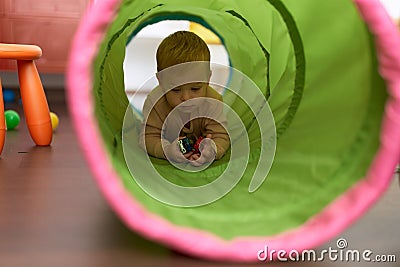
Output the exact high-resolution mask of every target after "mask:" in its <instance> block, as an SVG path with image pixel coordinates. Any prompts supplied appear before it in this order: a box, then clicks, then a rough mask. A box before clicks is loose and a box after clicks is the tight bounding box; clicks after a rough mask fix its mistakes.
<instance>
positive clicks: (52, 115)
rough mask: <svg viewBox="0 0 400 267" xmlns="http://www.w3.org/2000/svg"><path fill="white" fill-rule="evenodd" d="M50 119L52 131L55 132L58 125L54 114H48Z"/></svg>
mask: <svg viewBox="0 0 400 267" xmlns="http://www.w3.org/2000/svg"><path fill="white" fill-rule="evenodd" d="M50 119H51V127H52V128H53V131H55V130H56V129H57V127H58V123H59V119H58V116H57V114H55V113H54V112H50Z"/></svg>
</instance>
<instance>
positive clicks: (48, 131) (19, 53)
mask: <svg viewBox="0 0 400 267" xmlns="http://www.w3.org/2000/svg"><path fill="white" fill-rule="evenodd" d="M41 56H42V50H41V49H40V47H38V46H35V45H19V44H2V43H0V59H15V60H17V66H18V79H19V85H20V91H21V98H22V105H23V108H24V114H25V119H26V124H27V126H28V129H29V133H30V135H31V137H32V139H33V141H34V142H35V144H36V145H38V146H48V145H50V143H51V140H52V137H53V130H52V127H51V120H50V111H49V106H48V104H47V99H46V95H45V93H44V90H43V86H42V82H41V81H40V77H39V74H38V72H37V69H36V65H35V62H34V60H35V59H38V58H40V57H41ZM0 89H1V81H0ZM0 91H1V90H0ZM0 97H1V98H0V114H4V104H3V101H2V100H3V94H2V92H0ZM4 139H5V119H4V115H1V116H0V153H1V151H2V149H3V145H4Z"/></svg>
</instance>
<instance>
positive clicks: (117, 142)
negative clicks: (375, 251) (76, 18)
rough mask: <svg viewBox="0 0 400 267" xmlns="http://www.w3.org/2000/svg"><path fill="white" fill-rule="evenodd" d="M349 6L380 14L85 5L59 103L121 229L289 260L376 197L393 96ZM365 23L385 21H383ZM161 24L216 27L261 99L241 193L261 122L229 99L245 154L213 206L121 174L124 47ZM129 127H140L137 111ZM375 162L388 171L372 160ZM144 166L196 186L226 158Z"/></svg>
mask: <svg viewBox="0 0 400 267" xmlns="http://www.w3.org/2000/svg"><path fill="white" fill-rule="evenodd" d="M371 3H372V4H371ZM371 5H372V7H371ZM360 10H361V11H362V12H364V13H365V12H371V10H380V11H383V8H382V7H381V6H380V4H379V2H378V1H369V2H368V1H367V2H366V1H354V2H353V1H349V0H325V1H318V0H302V1H298V0H286V1H279V0H268V1H267V0H254V1H222V0H220V1H211V0H203V1H182V0H168V1H155V0H153V1H133V0H125V1H118V0H108V1H100V2H99V3H98V4H95V5H94V6H93V7H92V8H91V9H90V10H89V12H88V14H87V15H86V17H85V20H84V21H83V22H82V25H81V27H80V30H79V31H78V34H77V37H76V40H75V42H74V50H73V52H72V55H71V61H70V67H69V74H68V81H69V99H70V107H71V113H72V116H73V117H74V118H76V119H75V124H76V129H77V132H78V136H79V139H80V141H81V143H82V146H83V150H84V152H85V155H86V157H87V159H88V162H89V165H90V167H91V169H92V170H93V173H94V175H95V177H96V179H97V181H98V184H99V187H100V189H101V191H102V192H103V193H104V195H105V197H106V199H107V200H108V201H109V203H110V205H111V207H113V209H114V210H115V211H116V213H117V214H118V215H119V216H120V217H121V219H122V220H123V221H124V222H125V223H126V225H127V226H128V227H130V228H131V229H132V230H134V231H137V232H139V233H140V234H142V235H144V236H145V237H147V238H149V239H152V240H155V241H157V242H160V243H162V244H165V245H167V246H170V247H172V248H175V249H178V250H180V251H183V252H184V253H188V254H191V255H194V256H199V257H205V258H210V259H229V260H236V261H253V260H256V259H257V252H258V251H259V250H260V249H263V248H264V245H269V246H270V247H271V248H274V249H286V250H288V251H289V250H291V249H298V250H302V249H306V248H311V247H315V246H317V245H321V244H323V243H324V242H326V241H328V240H329V239H330V238H333V237H334V236H335V235H337V234H338V233H340V231H342V230H343V229H344V228H345V227H346V226H348V225H349V224H350V223H351V222H353V221H354V220H355V219H356V218H357V217H359V216H360V215H361V214H362V213H363V212H364V211H365V210H366V209H367V208H368V207H369V206H370V205H371V204H372V203H373V202H374V201H375V200H376V199H377V198H378V197H379V196H380V195H381V194H382V193H383V192H384V190H385V189H386V187H387V185H388V183H389V181H390V178H391V174H392V171H393V169H394V166H395V164H396V162H397V161H398V154H399V153H397V152H396V153H397V156H396V153H394V152H393V151H390V152H388V151H386V152H385V150H384V149H383V148H382V145H381V142H380V136H381V135H382V132H383V128H382V125H383V120H384V118H385V116H386V115H385V105H386V104H387V102H388V99H389V98H390V94H391V93H390V90H389V91H388V90H387V89H386V86H385V83H384V80H383V78H382V77H381V74H380V73H379V71H378V67H379V64H378V54H379V51H378V50H377V49H376V45H375V44H376V42H377V40H378V37H376V36H374V35H373V34H372V33H371V30H370V27H371V25H372V23H366V22H365V20H366V18H365V17H366V16H365V15H361V14H364V13H360ZM365 10H367V11H365ZM376 16H377V17H378V18H381V19H382V20H383V21H386V22H387V25H389V23H388V18H385V17H384V16H382V15H381V14H380V13H379V14H378V15H376ZM162 20H190V21H195V22H198V23H200V24H202V25H203V26H205V27H207V28H209V29H211V30H212V31H213V32H215V33H216V34H217V35H218V36H219V37H220V39H221V41H222V43H223V45H224V46H225V48H226V50H227V53H228V55H229V61H230V65H231V67H232V68H234V69H237V70H238V71H240V72H241V73H243V74H244V75H246V76H247V77H248V78H249V79H250V80H251V81H252V82H254V84H255V85H256V88H258V90H259V91H260V92H261V95H262V96H263V97H264V98H265V100H266V101H267V102H268V104H269V107H270V110H271V111H272V114H273V118H274V121H275V128H276V138H277V139H276V140H277V141H276V152H275V157H274V161H273V163H272V166H271V169H270V171H269V173H268V176H267V179H265V181H264V182H263V183H262V185H261V186H260V187H259V188H258V189H257V190H256V191H255V192H253V193H250V192H249V191H248V187H249V183H250V180H251V178H252V176H253V174H254V173H255V170H256V168H257V164H259V162H260V155H261V154H260V146H261V143H262V142H263V140H261V134H260V123H261V124H262V123H263V122H257V121H256V118H255V117H256V116H257V112H251V111H247V110H250V108H249V106H251V103H250V104H248V105H247V106H246V105H244V104H243V103H242V102H241V100H240V98H238V99H237V100H235V101H231V102H228V103H229V105H230V106H231V107H232V109H233V110H235V111H237V113H238V115H239V117H240V118H241V119H242V121H243V123H244V124H245V126H246V131H247V136H248V138H249V142H250V153H249V155H248V156H249V157H248V162H247V166H246V169H245V171H244V175H243V176H242V177H241V179H240V181H239V182H238V183H237V185H236V186H235V187H234V188H233V189H232V190H231V191H230V192H229V193H228V194H226V195H225V196H224V197H222V198H220V199H218V200H217V201H214V202H212V203H209V204H207V205H202V206H198V207H177V206H173V205H168V204H165V203H163V202H160V201H158V200H156V199H155V198H153V197H151V196H150V195H148V194H147V193H146V192H144V190H142V188H141V187H140V186H139V185H138V183H137V182H136V181H135V179H134V177H132V173H131V172H130V170H129V168H128V167H127V162H126V157H125V156H124V148H123V134H124V126H123V125H124V118H125V115H126V112H127V109H128V110H129V106H130V105H129V100H128V98H127V96H126V93H125V91H124V88H125V87H124V69H123V61H124V58H125V47H126V45H127V43H128V42H129V41H130V40H131V39H132V38H133V37H134V36H135V35H136V34H137V33H138V32H139V31H140V30H141V29H143V28H144V27H145V26H147V25H150V24H153V23H156V22H159V21H162ZM368 25H369V26H368ZM387 28H389V29H390V30H391V31H392V33H393V32H394V31H395V29H394V27H393V28H390V26H388V27H387ZM380 49H383V48H381V47H380ZM132 75H134V74H132ZM241 93H244V94H249V95H251V94H252V91H249V92H248V93H246V92H245V91H243V90H242V91H241ZM224 97H229V95H226V96H224ZM396 105H398V103H396ZM139 115H140V114H139ZM133 120H134V121H136V122H137V123H138V124H140V123H141V121H140V120H141V119H140V116H137V117H133ZM83 125H85V126H84V127H83ZM393 127H397V126H396V125H394V126H393ZM130 137H131V138H133V139H134V138H137V133H134V134H133V135H132V136H130ZM133 139H131V140H133ZM394 142H397V141H396V140H395V141H394ZM396 149H397V148H396ZM382 151H383V152H382ZM396 151H398V149H397V150H396ZM135 155H136V154H133V153H131V157H130V159H129V160H131V161H133V166H134V168H141V167H142V166H143V164H142V162H143V159H142V158H141V157H140V156H139V155H137V157H136V156H135ZM381 156H382V157H383V158H384V159H385V162H386V165H384V166H382V165H377V164H374V162H376V161H378V160H379V158H380V157H381ZM150 160H151V163H152V165H153V167H154V168H155V169H156V170H157V172H158V173H159V174H160V175H162V176H163V177H165V179H167V180H169V181H171V182H173V183H176V184H179V185H181V186H187V187H196V186H201V185H204V184H207V183H210V182H211V181H214V180H215V179H217V178H218V177H219V176H220V175H221V174H222V173H223V172H224V170H225V169H226V168H227V165H228V164H229V161H230V160H231V158H230V153H228V154H227V155H225V156H224V158H222V159H221V160H219V161H216V162H214V163H213V164H212V165H211V166H210V167H209V168H207V169H206V170H203V171H201V172H196V173H187V172H184V171H182V170H179V169H176V168H175V167H174V166H172V165H171V164H169V163H168V162H167V161H165V160H161V159H155V158H150ZM381 161H382V160H381ZM149 179H151V177H149Z"/></svg>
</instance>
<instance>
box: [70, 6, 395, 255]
mask: <svg viewBox="0 0 400 267" xmlns="http://www.w3.org/2000/svg"><path fill="white" fill-rule="evenodd" d="M121 2H122V0H102V1H98V2H96V4H95V5H94V6H92V7H91V8H90V9H88V11H87V12H86V14H85V16H84V18H83V20H82V22H81V24H80V26H79V29H78V31H77V34H76V36H75V39H74V42H73V45H72V50H71V55H70V60H69V67H68V72H67V97H68V105H69V109H70V112H71V116H72V120H73V124H74V128H75V131H76V133H77V137H78V141H79V143H80V145H81V148H82V151H83V153H84V156H85V158H86V160H87V162H88V165H89V168H90V169H91V171H92V173H93V176H94V179H95V180H96V182H97V184H98V186H99V188H100V191H101V192H102V193H103V195H104V197H105V198H106V200H107V201H108V203H109V205H110V206H111V207H112V208H113V210H114V211H115V212H116V213H117V214H118V216H119V217H120V218H121V219H122V221H123V222H124V223H125V224H126V225H127V226H128V227H129V228H130V229H131V230H133V231H135V232H138V233H140V234H141V235H143V236H145V237H146V238H148V239H151V240H154V241H157V242H159V243H162V244H164V245H166V246H168V247H170V248H174V249H177V250H179V251H183V252H185V253H187V254H190V255H192V256H195V257H200V258H207V259H213V260H228V261H242V262H246V261H247V262H250V261H257V252H258V251H259V250H260V249H263V248H264V246H265V245H268V247H269V248H274V249H276V250H279V249H283V250H286V251H290V250H293V249H295V250H298V251H302V250H304V249H310V248H314V247H317V246H319V245H321V244H323V243H324V242H327V241H329V240H330V239H331V238H333V237H335V236H336V235H337V234H339V233H340V232H341V231H343V230H344V229H345V228H346V227H347V226H349V225H350V224H351V223H352V222H353V221H355V220H356V219H357V218H358V217H359V216H360V215H362V214H363V213H364V212H365V211H366V210H367V209H368V208H369V207H370V206H371V205H372V204H373V203H375V202H376V201H377V200H378V199H379V197H380V196H381V195H382V194H383V193H384V192H385V191H386V189H387V187H388V186H389V184H390V181H391V178H392V176H393V171H394V169H395V167H396V165H397V163H398V162H399V160H400V120H398V118H400V50H399V49H397V50H396V49H393V47H400V34H399V32H398V31H397V29H396V27H395V26H394V23H393V22H392V21H391V19H390V17H389V16H388V14H387V13H386V11H385V9H384V8H383V6H382V5H381V3H380V2H379V1H378V0H353V2H354V3H355V4H356V6H357V7H358V9H359V11H360V14H361V16H362V17H363V19H364V20H365V22H366V23H367V24H368V26H369V28H370V30H371V32H372V33H373V34H374V35H375V43H376V47H377V49H378V51H377V52H378V62H379V71H380V73H381V75H382V77H383V78H384V79H385V80H386V83H387V86H388V93H389V96H390V97H389V99H388V101H387V103H386V106H385V115H384V118H383V121H382V128H381V145H380V147H379V149H378V152H377V154H376V155H375V158H374V160H373V162H372V164H371V166H370V168H369V170H368V173H367V176H366V177H365V178H364V179H362V180H360V181H359V182H358V183H356V184H355V185H354V186H353V187H352V188H350V189H349V190H347V191H346V193H344V194H342V195H341V196H340V197H339V198H337V199H336V200H335V201H333V202H332V203H331V204H330V205H328V206H327V207H326V208H325V209H324V210H323V211H322V212H320V213H319V214H317V215H316V216H314V217H313V218H311V219H310V220H309V221H308V222H306V223H305V224H303V225H302V226H300V227H298V228H296V229H292V230H291V231H288V232H284V233H281V234H279V235H276V236H273V237H262V236H260V237H238V238H235V239H233V240H230V241H226V240H222V239H221V238H219V237H217V236H215V235H213V234H211V233H208V232H205V231H201V230H197V229H192V228H187V227H180V226H176V225H173V224H171V223H170V222H169V221H167V220H165V219H164V218H162V217H159V216H158V215H155V214H152V213H150V212H148V211H147V210H146V209H145V208H144V207H143V206H142V205H141V204H140V202H138V201H137V200H136V199H134V198H133V197H132V196H131V195H130V194H129V193H128V192H127V191H126V190H125V189H124V186H123V184H122V182H121V181H120V179H119V176H118V174H117V173H116V171H115V170H114V168H113V166H112V163H111V161H110V159H109V157H108V156H107V151H106V148H105V147H104V144H103V141H102V137H101V133H100V130H99V129H98V126H97V125H98V124H97V120H96V117H95V113H94V100H93V98H92V74H91V73H92V62H93V61H94V59H95V57H96V53H97V51H98V48H99V46H100V44H101V42H102V41H103V38H104V35H105V32H106V30H107V28H108V26H109V25H110V24H111V23H112V22H113V20H114V18H115V17H116V16H117V12H118V8H119V5H120V4H121ZM87 144H90V145H87ZM344 207H351V209H352V210H353V212H352V213H351V214H350V213H348V212H347V209H346V208H344ZM344 215H345V216H344ZM317 232H318V234H315V233H317ZM304 237H307V238H304Z"/></svg>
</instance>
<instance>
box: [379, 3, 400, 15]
mask: <svg viewBox="0 0 400 267" xmlns="http://www.w3.org/2000/svg"><path fill="white" fill-rule="evenodd" d="M380 1H381V3H382V4H383V5H384V6H385V7H386V9H387V11H388V13H389V15H390V16H391V17H393V18H396V19H398V18H400V0H380Z"/></svg>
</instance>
